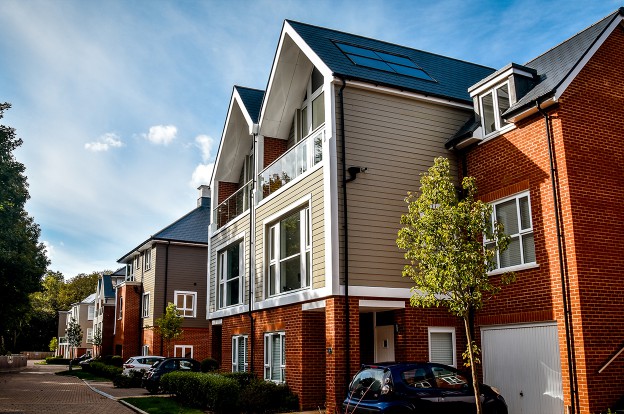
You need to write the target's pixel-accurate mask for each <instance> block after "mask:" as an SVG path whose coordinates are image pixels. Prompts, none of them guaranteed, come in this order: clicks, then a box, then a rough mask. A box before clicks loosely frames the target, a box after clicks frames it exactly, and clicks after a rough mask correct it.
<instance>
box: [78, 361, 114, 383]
mask: <svg viewBox="0 0 624 414" xmlns="http://www.w3.org/2000/svg"><path fill="white" fill-rule="evenodd" d="M84 368H85V367H83V369H84ZM85 371H89V372H91V373H93V374H94V375H98V376H100V377H104V378H110V379H114V378H115V377H116V376H117V375H121V373H122V372H123V369H121V368H119V367H114V366H112V365H107V364H105V363H103V362H99V361H92V362H90V363H89V368H87V369H86V370H85Z"/></svg>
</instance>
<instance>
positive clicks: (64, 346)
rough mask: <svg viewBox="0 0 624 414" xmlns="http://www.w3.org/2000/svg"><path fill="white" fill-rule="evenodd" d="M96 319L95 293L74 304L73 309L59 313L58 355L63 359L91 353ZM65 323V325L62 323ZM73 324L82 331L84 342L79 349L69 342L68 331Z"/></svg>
mask: <svg viewBox="0 0 624 414" xmlns="http://www.w3.org/2000/svg"><path fill="white" fill-rule="evenodd" d="M94 318H95V293H93V294H91V295H89V296H87V297H86V298H84V299H83V300H82V301H80V302H76V303H73V304H72V307H71V309H69V310H68V311H65V312H59V336H60V335H61V330H62V332H63V336H62V337H59V346H58V349H57V355H60V356H62V357H63V358H75V357H79V356H82V355H84V354H86V353H90V352H91V348H92V345H91V343H92V341H93V319H94ZM63 320H64V321H65V325H62V324H61V322H62V321H63ZM72 322H75V323H77V324H78V325H79V326H80V329H81V331H82V341H81V343H80V345H78V346H77V347H72V346H70V344H69V342H68V340H67V329H68V328H69V326H70V324H71V323H72Z"/></svg>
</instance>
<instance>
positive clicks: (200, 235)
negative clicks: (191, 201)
mask: <svg viewBox="0 0 624 414" xmlns="http://www.w3.org/2000/svg"><path fill="white" fill-rule="evenodd" d="M209 224H210V203H208V204H207V205H205V206H199V207H197V208H196V209H194V210H192V211H191V212H189V213H188V214H186V215H184V216H182V217H181V218H179V219H178V220H176V221H174V222H173V223H171V224H170V225H168V226H167V227H165V228H164V229H162V230H160V231H158V232H157V233H156V234H154V235H153V236H150V237H149V238H148V239H147V240H145V241H144V242H143V243H141V244H139V245H138V246H137V247H135V248H134V249H132V250H130V251H129V252H128V253H126V254H125V255H123V256H122V257H121V258H120V259H119V260H117V262H119V263H121V262H122V261H123V260H124V259H125V258H127V257H128V256H130V255H131V254H132V253H135V252H137V251H139V249H141V247H143V246H145V245H146V244H148V243H150V242H153V241H157V240H160V241H172V242H180V243H193V244H205V245H208V225H209Z"/></svg>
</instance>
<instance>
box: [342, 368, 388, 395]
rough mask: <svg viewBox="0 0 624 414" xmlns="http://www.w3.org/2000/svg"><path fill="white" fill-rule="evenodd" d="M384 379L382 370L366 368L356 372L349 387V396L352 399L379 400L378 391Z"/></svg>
mask: <svg viewBox="0 0 624 414" xmlns="http://www.w3.org/2000/svg"><path fill="white" fill-rule="evenodd" d="M383 379H384V369H383V368H367V369H363V370H362V371H360V372H358V373H357V375H356V376H355V378H353V381H351V384H350V385H349V394H351V396H352V397H353V398H358V399H363V400H371V399H376V398H379V391H380V390H381V385H382V383H383Z"/></svg>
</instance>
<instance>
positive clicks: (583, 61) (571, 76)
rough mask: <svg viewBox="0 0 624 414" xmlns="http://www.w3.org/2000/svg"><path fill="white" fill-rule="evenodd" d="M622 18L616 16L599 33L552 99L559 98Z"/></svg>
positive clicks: (623, 18)
mask: <svg viewBox="0 0 624 414" xmlns="http://www.w3.org/2000/svg"><path fill="white" fill-rule="evenodd" d="M623 20H624V17H623V16H617V17H616V18H615V19H613V21H612V22H611V24H610V25H609V27H607V29H606V30H605V31H604V32H603V33H602V35H600V37H599V38H598V40H596V42H594V44H593V45H592V47H591V48H590V49H589V50H588V51H587V53H585V56H583V58H582V59H581V60H580V61H579V62H578V63H577V64H576V66H575V67H574V69H573V70H572V71H571V72H570V73H568V75H567V76H566V78H565V79H564V81H563V82H562V83H561V84H560V85H559V87H558V88H557V89H556V90H555V95H554V99H555V101H557V100H559V98H560V97H561V95H563V93H564V92H565V91H566V89H567V88H568V86H570V84H571V83H572V81H573V80H574V79H575V78H576V76H577V75H578V74H579V73H580V72H581V70H583V68H584V67H585V65H586V64H587V62H589V60H590V59H591V58H592V57H593V56H594V54H595V53H596V52H597V51H598V49H600V47H601V46H602V44H603V43H604V42H605V41H606V40H607V38H608V37H609V36H610V35H611V33H612V32H613V30H614V29H615V28H616V27H617V26H618V25H619V24H620V23H622V21H623Z"/></svg>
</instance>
